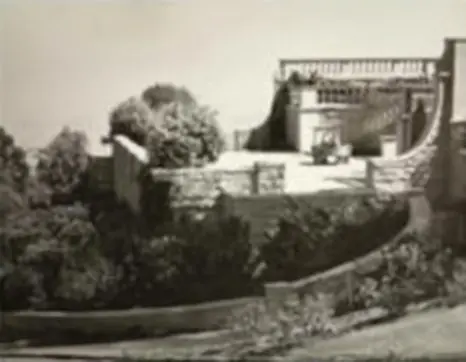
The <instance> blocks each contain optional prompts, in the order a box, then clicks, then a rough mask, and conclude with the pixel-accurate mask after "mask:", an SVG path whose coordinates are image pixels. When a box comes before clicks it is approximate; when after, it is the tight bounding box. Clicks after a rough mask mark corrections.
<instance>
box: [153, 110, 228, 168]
mask: <svg viewBox="0 0 466 362" xmlns="http://www.w3.org/2000/svg"><path fill="white" fill-rule="evenodd" d="M163 122H164V123H163V126H162V127H161V128H158V129H157V128H156V129H154V130H153V131H152V132H150V133H149V139H148V142H147V150H148V152H149V158H150V165H151V166H153V167H163V168H179V167H188V166H189V167H193V166H194V167H196V166H203V165H205V164H206V163H209V162H214V161H216V160H217V159H218V157H219V156H220V154H221V152H223V150H224V148H225V141H224V137H223V134H222V133H221V132H220V128H219V126H218V123H217V120H216V112H214V111H212V110H211V109H209V108H208V107H202V106H197V105H194V106H181V105H179V106H178V107H175V108H173V109H170V110H169V111H167V112H166V113H165V116H164V120H163Z"/></svg>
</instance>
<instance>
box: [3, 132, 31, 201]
mask: <svg viewBox="0 0 466 362" xmlns="http://www.w3.org/2000/svg"><path fill="white" fill-rule="evenodd" d="M28 176H29V168H28V165H27V162H26V152H25V151H24V149H22V148H21V147H19V146H18V145H17V144H16V143H15V141H14V139H13V136H12V135H10V134H9V133H8V132H7V131H6V130H5V129H4V128H3V127H0V183H1V184H2V185H8V186H10V187H11V189H12V191H14V192H18V193H22V192H24V191H25V189H26V185H27V181H28Z"/></svg>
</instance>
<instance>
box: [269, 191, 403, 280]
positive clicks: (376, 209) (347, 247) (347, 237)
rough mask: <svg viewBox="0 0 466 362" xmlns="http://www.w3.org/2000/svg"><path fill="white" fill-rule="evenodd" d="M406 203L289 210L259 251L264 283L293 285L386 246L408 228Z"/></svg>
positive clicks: (375, 201) (373, 200) (370, 201)
mask: <svg viewBox="0 0 466 362" xmlns="http://www.w3.org/2000/svg"><path fill="white" fill-rule="evenodd" d="M407 217H408V207H407V204H406V202H405V201H403V200H399V199H397V198H389V199H387V200H383V199H379V198H377V197H368V198H363V199H362V200H353V201H349V202H345V203H343V205H338V206H334V207H332V206H328V207H316V206H313V205H312V204H303V203H297V202H295V201H293V200H292V199H290V200H289V207H288V209H287V211H286V212H285V214H284V215H283V216H282V217H281V218H280V219H279V220H278V222H277V227H276V228H275V230H271V232H270V233H268V242H267V243H265V244H264V245H262V246H261V255H262V258H263V261H264V266H263V267H264V269H263V276H264V278H265V279H266V280H295V279H299V278H303V277H305V276H309V275H311V274H313V273H317V272H319V271H323V270H326V269H329V268H331V267H333V266H336V265H338V264H340V263H342V262H344V261H346V260H351V259H353V258H355V257H358V256H361V255H363V254H365V253H368V252H369V251H371V250H373V249H374V248H376V247H378V246H380V245H382V244H383V243H385V242H386V241H387V240H389V239H390V238H391V237H393V236H394V234H395V233H396V232H399V230H401V228H402V227H403V226H404V223H405V222H406V220H407Z"/></svg>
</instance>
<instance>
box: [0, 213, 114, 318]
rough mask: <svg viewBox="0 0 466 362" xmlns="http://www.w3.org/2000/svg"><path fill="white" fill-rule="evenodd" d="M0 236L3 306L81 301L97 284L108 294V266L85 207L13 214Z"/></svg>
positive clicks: (62, 304)
mask: <svg viewBox="0 0 466 362" xmlns="http://www.w3.org/2000/svg"><path fill="white" fill-rule="evenodd" d="M0 240H1V255H2V260H4V261H5V265H6V268H7V274H6V276H5V283H4V285H5V290H4V299H3V306H2V307H3V308H5V309H15V308H21V307H24V308H26V307H33V308H39V309H40V308H52V309H53V308H61V309H67V308H76V307H77V306H80V307H85V306H86V302H88V301H89V300H91V299H93V298H94V296H95V294H96V293H99V291H100V290H101V289H104V292H105V293H103V294H104V295H105V296H106V297H107V296H108V297H111V293H110V289H109V282H108V281H106V280H103V279H102V278H103V277H104V275H105V271H108V269H110V268H109V267H108V265H107V264H106V261H105V259H102V258H101V257H100V255H99V254H98V245H99V243H98V237H97V233H96V231H95V229H94V226H93V225H92V223H91V222H90V221H89V217H88V212H87V210H86V209H85V208H84V207H82V206H80V205H75V206H66V207H64V206H56V207H52V208H50V209H36V210H24V211H21V212H18V213H16V214H12V215H10V216H9V217H8V220H7V222H6V223H5V224H4V225H3V227H2V228H0ZM109 275H114V273H113V271H111V272H107V277H108V276H109ZM81 304H82V305H81Z"/></svg>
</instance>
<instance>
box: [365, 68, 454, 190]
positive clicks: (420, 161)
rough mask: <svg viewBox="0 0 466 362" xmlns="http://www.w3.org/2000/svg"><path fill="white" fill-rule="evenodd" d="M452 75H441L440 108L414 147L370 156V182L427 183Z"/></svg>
mask: <svg viewBox="0 0 466 362" xmlns="http://www.w3.org/2000/svg"><path fill="white" fill-rule="evenodd" d="M448 77H449V73H448V72H441V73H440V74H439V76H438V78H439V82H438V83H439V84H438V92H437V99H436V102H435V107H436V110H435V112H433V113H432V114H431V119H430V122H428V125H427V126H426V127H425V129H424V133H423V135H422V136H421V137H420V140H419V141H418V142H417V143H416V144H415V145H414V147H413V148H412V149H411V150H409V151H408V152H406V153H404V154H402V155H399V156H397V157H395V158H392V159H383V160H378V161H376V160H368V162H367V182H368V184H369V185H370V186H372V187H375V188H385V187H386V188H390V189H391V188H392V186H393V185H394V184H397V185H398V187H400V188H410V187H424V186H425V184H426V182H427V180H428V179H429V177H430V174H431V172H432V170H431V169H430V163H431V161H432V159H433V157H434V156H435V153H436V151H437V144H436V143H437V139H438V136H439V132H440V125H441V120H442V116H443V109H444V102H445V82H446V80H447V79H448Z"/></svg>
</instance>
